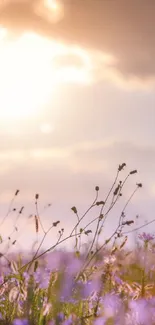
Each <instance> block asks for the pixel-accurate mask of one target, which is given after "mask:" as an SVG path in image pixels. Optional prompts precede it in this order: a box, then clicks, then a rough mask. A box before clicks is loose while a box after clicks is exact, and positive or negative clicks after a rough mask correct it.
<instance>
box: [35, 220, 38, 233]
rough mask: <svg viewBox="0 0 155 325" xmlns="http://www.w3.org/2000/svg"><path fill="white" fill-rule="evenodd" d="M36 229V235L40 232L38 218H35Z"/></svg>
mask: <svg viewBox="0 0 155 325" xmlns="http://www.w3.org/2000/svg"><path fill="white" fill-rule="evenodd" d="M35 228H36V233H38V231H39V222H38V217H37V216H35Z"/></svg>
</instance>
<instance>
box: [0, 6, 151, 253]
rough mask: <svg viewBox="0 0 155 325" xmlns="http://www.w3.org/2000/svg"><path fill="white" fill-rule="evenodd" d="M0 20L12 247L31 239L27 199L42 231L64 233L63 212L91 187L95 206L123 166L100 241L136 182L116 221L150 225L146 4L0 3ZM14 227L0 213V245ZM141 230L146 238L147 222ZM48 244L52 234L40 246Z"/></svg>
mask: <svg viewBox="0 0 155 325" xmlns="http://www.w3.org/2000/svg"><path fill="white" fill-rule="evenodd" d="M0 22H1V25H0V71H1V73H0V89H1V90H0V166H1V168H0V179H1V188H0V202H1V211H0V215H1V220H3V217H4V216H5V214H6V213H7V210H8V207H9V204H10V201H11V199H12V198H13V196H14V193H15V191H16V189H19V190H20V193H19V195H18V196H17V198H16V200H15V203H14V205H13V207H16V208H17V209H20V207H21V206H23V205H24V211H23V214H22V216H21V218H20V219H19V221H18V234H15V237H16V236H17V244H16V247H17V248H18V249H20V248H24V249H28V248H29V247H31V245H32V242H33V241H34V240H35V239H36V234H35V225H34V215H35V213H36V210H35V194H36V193H39V213H40V215H41V218H42V222H43V223H44V225H45V228H46V229H48V227H49V226H50V225H51V223H52V222H54V221H56V220H60V221H61V223H60V227H59V228H58V229H57V230H59V229H60V228H61V227H62V228H65V233H66V234H67V233H69V231H71V229H72V227H73V225H74V224H75V222H76V219H75V215H74V214H73V213H72V211H71V207H72V206H76V207H77V209H78V211H79V215H82V213H84V212H85V210H86V209H87V208H88V207H89V205H90V204H91V203H92V201H93V200H94V197H95V190H94V189H95V186H96V185H98V186H99V187H100V198H101V199H102V200H104V198H105V197H106V194H107V192H108V190H109V188H110V186H111V185H112V182H113V180H114V178H115V174H116V171H117V168H118V165H119V164H120V163H123V162H125V163H126V165H127V166H126V169H125V170H124V171H123V172H122V175H120V176H121V177H122V178H123V177H125V175H126V174H127V173H128V172H130V171H131V170H133V169H137V170H138V173H137V174H136V175H133V176H132V177H130V178H129V181H128V183H127V184H126V186H125V188H124V192H123V196H122V198H121V199H120V201H119V203H118V205H117V206H116V210H114V212H112V213H111V215H109V219H108V220H107V224H106V226H105V229H104V235H103V236H106V237H107V236H109V235H110V234H111V232H112V231H113V230H114V229H115V228H116V225H117V222H118V218H119V214H120V212H121V209H122V208H123V206H124V204H125V202H126V200H127V199H128V197H129V196H130V195H131V193H132V192H133V190H134V189H135V186H136V183H137V182H142V183H143V187H142V189H140V190H139V191H138V192H137V193H136V195H135V196H134V198H133V200H132V201H131V202H130V205H129V206H128V207H127V209H126V218H127V219H129V220H131V219H133V218H134V219H135V220H136V223H135V225H134V227H135V226H136V225H137V226H140V225H142V224H144V223H145V222H146V220H147V221H151V220H152V219H154V218H155V217H154V210H155V203H154V202H155V200H154V199H155V177H154V171H155V140H154V139H155V127H154V124H155V106H154V105H155V61H154V56H155V38H154V33H155V1H154V0H134V1H133V0H130V1H126V0H123V1H120V0H64V1H63V0H62V1H61V2H60V1H58V0H51V1H50V0H49V1H43V0H42V1H40V2H39V1H37V0H36V1H32V0H31V1H28V0H19V1H15V0H12V1H11V0H10V1H9V0H6V1H5V0H3V1H1V2H0ZM49 203H51V207H50V208H49V209H45V210H44V206H46V205H47V204H49ZM43 210H44V211H43ZM42 211H43V212H42ZM96 213H97V212H96V210H95V212H94V213H92V214H90V215H88V217H87V219H86V220H87V221H88V222H89V221H90V220H92V218H93V217H94V214H95V216H96ZM30 214H32V217H31V218H28V216H29V215H30ZM136 215H139V218H138V219H136V218H135V217H136ZM15 219H16V214H15V212H13V213H11V214H9V215H8V217H7V218H6V221H5V223H4V224H3V225H2V226H1V233H2V237H4V238H7V236H8V235H9V234H10V233H11V231H12V229H13V228H12V227H13V224H14V222H15ZM127 230H129V229H128V228H126V231H127ZM145 230H146V231H151V232H154V226H153V224H151V225H150V226H148V227H147V228H146V229H145ZM3 234H4V235H3ZM39 236H40V237H39V238H41V236H42V234H41V233H40V234H39ZM56 236H57V235H56ZM11 238H12V239H11V240H12V241H13V238H14V237H11ZM56 238H57V237H56ZM54 240H55V233H54V231H53V230H52V231H51V233H50V235H49V236H48V238H47V240H46V241H45V246H46V247H48V245H50V244H51V243H53V241H54ZM133 240H134V235H133V234H131V235H130V236H129V243H130V244H132V243H133ZM6 242H7V241H6ZM68 245H70V244H68ZM69 247H70V246H69ZM4 249H5V247H4ZM13 249H15V246H14V247H13Z"/></svg>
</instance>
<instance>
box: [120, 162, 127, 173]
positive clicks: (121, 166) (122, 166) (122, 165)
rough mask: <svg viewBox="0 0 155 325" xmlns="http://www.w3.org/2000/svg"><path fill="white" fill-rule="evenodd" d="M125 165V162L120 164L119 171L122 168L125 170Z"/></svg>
mask: <svg viewBox="0 0 155 325" xmlns="http://www.w3.org/2000/svg"><path fill="white" fill-rule="evenodd" d="M125 166H126V164H125V163H123V164H121V165H119V166H118V171H119V172H121V170H123V169H124V167H125Z"/></svg>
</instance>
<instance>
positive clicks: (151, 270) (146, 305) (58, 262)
mask: <svg viewBox="0 0 155 325" xmlns="http://www.w3.org/2000/svg"><path fill="white" fill-rule="evenodd" d="M124 167H125V164H122V165H120V166H119V167H118V170H117V175H116V178H115V180H114V183H113V185H112V187H111V188H110V190H109V192H108V194H107V196H106V198H105V200H104V201H103V200H99V199H98V197H99V186H96V187H95V199H94V201H93V203H92V204H91V205H90V207H89V208H88V209H87V210H86V212H85V213H84V214H83V215H81V216H80V215H79V213H78V209H77V208H76V207H75V206H73V207H72V208H71V210H72V213H73V215H75V216H76V219H75V221H76V220H77V222H76V224H75V227H74V228H73V230H72V231H71V233H70V234H69V235H67V236H66V237H65V230H64V229H63V228H61V227H60V228H59V224H60V221H54V222H53V223H52V225H51V227H50V228H49V229H48V231H46V230H45V229H44V226H43V223H42V221H41V216H39V213H38V200H39V194H36V196H35V206H36V215H35V216H34V225H35V232H36V234H38V232H39V231H41V230H42V232H43V237H42V240H41V242H40V243H39V245H38V248H37V249H36V251H35V252H34V254H32V252H31V254H30V256H31V255H32V256H31V257H29V259H26V258H24V255H23V254H22V252H21V253H19V254H16V255H14V256H13V255H11V254H10V255H9V254H8V255H7V254H3V253H1V255H0V258H1V259H0V261H1V264H0V324H13V325H21V324H23V325H33V324H34V325H35V324H36V325H46V324H47V325H72V324H75V325H85V324H88V325H89V324H90V325H91V324H92V325H93V324H94V325H104V324H105V325H113V324H115V325H134V324H135V325H148V324H149V325H154V324H155V262H154V261H155V259H154V254H155V243H154V234H150V233H147V232H144V231H143V230H141V228H143V227H145V226H146V224H145V225H141V226H140V227H139V229H137V228H132V229H131V228H130V229H131V230H130V231H124V229H126V228H125V227H130V226H132V227H133V224H134V220H128V219H127V217H126V213H125V212H126V207H127V205H128V203H129V202H130V201H131V199H132V197H133V195H134V194H135V193H136V191H137V190H139V189H140V188H141V187H142V184H141V183H137V184H136V189H134V191H133V193H132V194H131V196H130V197H129V199H128V200H127V202H126V203H125V205H124V206H123V209H122V211H121V213H120V217H119V219H118V226H117V228H116V230H115V231H114V232H113V233H112V234H111V236H110V237H109V238H107V239H106V240H105V241H103V243H100V242H99V238H100V236H101V234H102V230H103V226H104V223H105V222H108V221H107V220H108V215H109V212H110V210H111V209H112V208H113V206H114V205H115V204H116V202H117V201H118V200H119V199H120V198H121V196H122V189H123V186H124V184H125V183H126V182H127V180H128V178H129V177H130V176H132V175H133V174H136V173H137V171H136V170H133V171H131V172H129V173H128V174H127V176H126V177H125V179H124V180H123V181H120V180H119V175H120V172H121V171H122V169H123V168H124ZM18 193H19V191H18V190H17V191H16V192H15V197H16V196H17V195H18ZM12 202H13V203H14V201H12ZM107 202H110V203H107ZM94 208H97V209H99V213H98V217H95V218H94V219H93V220H91V221H90V222H89V224H86V225H85V226H83V227H81V221H82V220H83V219H84V217H85V215H86V214H88V213H89V211H90V210H91V209H94ZM9 209H10V210H9V213H11V211H12V209H14V207H13V206H12V205H11V208H9ZM9 213H8V214H7V216H8V215H9ZM20 214H22V209H21V210H20ZM5 219H6V217H4V219H3V220H2V222H4V221H5ZM151 222H153V221H151ZM151 222H150V223H151ZM94 223H95V228H93V229H91V225H92V224H94ZM148 224H149V223H148ZM52 228H54V230H55V231H57V232H58V240H57V242H56V243H55V245H53V246H51V247H50V248H48V249H47V250H45V251H44V250H43V248H42V245H43V242H44V240H45V238H46V235H47V234H48V233H49V231H50V230H51V229H52ZM58 228H59V229H58ZM57 229H58V230H57ZM135 230H136V231H138V233H139V235H138V236H137V244H136V246H135V248H134V249H133V250H129V249H128V246H127V242H128V232H132V231H135ZM90 235H91V241H89V242H88V245H87V247H85V248H83V246H82V240H83V238H87V237H89V236H90ZM70 238H74V239H75V245H73V249H72V251H71V252H69V251H68V252H67V251H66V250H64V249H63V248H62V249H60V248H58V246H59V244H60V243H65V241H67V240H69V239H70ZM9 240H10V239H9ZM1 241H3V237H2V238H1ZM12 244H13V245H15V242H13V243H12ZM2 261H3V263H2ZM4 261H5V263H4Z"/></svg>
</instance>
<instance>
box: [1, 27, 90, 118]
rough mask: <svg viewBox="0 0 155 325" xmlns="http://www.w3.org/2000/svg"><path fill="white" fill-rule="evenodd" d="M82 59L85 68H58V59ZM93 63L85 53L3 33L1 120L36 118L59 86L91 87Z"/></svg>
mask: <svg viewBox="0 0 155 325" xmlns="http://www.w3.org/2000/svg"><path fill="white" fill-rule="evenodd" d="M69 55H72V56H74V57H76V58H77V57H78V59H80V62H81V66H80V67H79V66H76V64H73V63H72V64H70V63H69V62H68V63H67V64H65V66H62V65H61V64H56V63H55V60H56V59H57V58H60V59H61V58H63V57H67V56H69ZM90 69H91V60H90V58H89V55H88V54H87V52H85V51H84V50H82V49H80V48H78V47H75V46H72V47H71V46H70V47H69V46H67V45H64V44H60V43H58V42H54V41H50V40H48V39H46V38H43V37H41V36H39V35H37V34H34V33H25V34H23V35H22V36H21V37H20V38H18V39H16V40H13V39H11V38H9V34H8V33H7V32H6V30H4V29H1V30H0V118H3V119H4V118H6V119H13V118H14V119H17V118H20V119H21V118H25V117H29V116H31V117H32V115H35V114H36V113H37V112H38V111H39V110H40V109H42V108H43V107H45V105H46V103H49V101H50V100H51V99H52V92H53V91H54V89H55V87H56V86H57V85H60V84H61V85H62V83H64V82H65V83H66V82H72V83H73V82H75V83H83V84H86V83H89V82H90V81H91V77H90Z"/></svg>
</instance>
